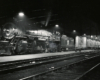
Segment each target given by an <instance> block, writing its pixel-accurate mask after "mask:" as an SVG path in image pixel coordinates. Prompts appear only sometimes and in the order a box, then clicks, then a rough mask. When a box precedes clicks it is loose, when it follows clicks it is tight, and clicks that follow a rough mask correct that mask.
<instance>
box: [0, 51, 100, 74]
mask: <svg viewBox="0 0 100 80" xmlns="http://www.w3.org/2000/svg"><path fill="white" fill-rule="evenodd" d="M79 54H80V53H78V54H75V55H74V56H73V55H70V54H69V55H68V54H67V55H62V56H50V57H45V58H41V59H34V60H29V62H28V61H27V60H26V61H22V63H21V62H16V63H17V64H18V65H17V64H16V63H8V64H5V65H6V66H8V65H9V64H11V65H12V64H13V65H15V66H10V67H9V68H6V67H5V68H3V69H2V68H1V69H0V70H1V73H2V74H3V73H8V72H12V71H18V70H22V69H26V68H30V67H33V66H35V67H37V66H41V65H47V64H50V63H51V64H52V63H57V62H59V61H63V60H70V59H73V58H79V57H84V59H85V60H86V59H89V57H91V58H93V56H94V55H96V56H95V57H97V56H99V55H100V54H99V53H97V52H96V53H93V52H92V53H91V52H90V53H84V54H80V55H79ZM69 56H70V57H69ZM24 62H25V63H27V62H28V63H29V64H23V63H24ZM19 63H20V64H21V65H20V64H19ZM75 63H76V62H75ZM22 64H23V65H22ZM72 64H74V63H72ZM3 66H4V65H3ZM3 66H2V67H3ZM59 68H61V67H58V68H53V67H51V69H50V70H49V72H50V71H52V70H53V69H55V70H56V69H59ZM46 72H48V71H46ZM46 72H43V73H39V74H44V73H46ZM36 75H38V74H36Z"/></svg>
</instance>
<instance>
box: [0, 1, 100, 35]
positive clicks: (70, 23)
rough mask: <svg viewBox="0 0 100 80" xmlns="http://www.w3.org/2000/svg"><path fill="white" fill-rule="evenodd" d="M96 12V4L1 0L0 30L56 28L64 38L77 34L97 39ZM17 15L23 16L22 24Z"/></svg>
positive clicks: (98, 18) (99, 18)
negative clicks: (8, 27)
mask: <svg viewBox="0 0 100 80" xmlns="http://www.w3.org/2000/svg"><path fill="white" fill-rule="evenodd" d="M99 8H100V6H99V2H96V1H95V2H93V1H86V2H85V1H82V0H81V1H80V2H78V1H76V0H0V26H1V27H2V26H3V25H5V24H6V23H9V22H11V23H14V24H16V25H17V26H20V27H21V26H26V27H29V28H30V29H35V28H43V29H53V27H54V26H55V24H58V25H59V27H60V28H59V30H61V33H63V34H67V35H70V34H71V32H72V31H73V30H76V31H77V33H78V34H80V35H83V34H84V33H86V34H87V35H99V34H100V23H99V21H100V11H99ZM20 11H22V12H24V14H25V16H26V18H25V19H27V20H25V24H24V22H23V24H20V23H19V22H18V20H17V15H18V13H19V12H20ZM15 20H16V21H17V22H15ZM26 29H27V28H26Z"/></svg>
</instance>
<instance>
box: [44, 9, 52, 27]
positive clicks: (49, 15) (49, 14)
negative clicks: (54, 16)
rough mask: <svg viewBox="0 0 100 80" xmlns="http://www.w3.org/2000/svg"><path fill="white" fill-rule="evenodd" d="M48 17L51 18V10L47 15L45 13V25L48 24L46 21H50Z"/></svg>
mask: <svg viewBox="0 0 100 80" xmlns="http://www.w3.org/2000/svg"><path fill="white" fill-rule="evenodd" d="M50 18H51V11H50V12H49V13H48V15H47V20H46V24H45V26H48V23H49V21H50Z"/></svg>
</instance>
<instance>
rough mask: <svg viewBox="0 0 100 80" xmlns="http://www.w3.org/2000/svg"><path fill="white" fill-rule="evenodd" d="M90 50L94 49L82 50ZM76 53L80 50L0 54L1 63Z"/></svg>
mask: <svg viewBox="0 0 100 80" xmlns="http://www.w3.org/2000/svg"><path fill="white" fill-rule="evenodd" d="M90 51H94V50H82V51H81V52H90ZM74 53H79V52H75V51H66V52H56V53H38V54H27V55H13V56H0V63H3V62H10V61H18V60H27V59H36V58H42V57H50V56H57V55H65V54H74Z"/></svg>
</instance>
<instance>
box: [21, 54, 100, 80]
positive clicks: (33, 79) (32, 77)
mask: <svg viewBox="0 0 100 80" xmlns="http://www.w3.org/2000/svg"><path fill="white" fill-rule="evenodd" d="M96 57H100V55H97V56H93V57H90V58H88V59H83V60H80V61H76V62H73V63H70V64H68V65H64V66H61V67H57V68H55V67H51V69H49V70H47V71H44V72H40V73H37V74H34V75H31V76H27V77H24V78H21V79H19V80H37V79H38V80H41V78H43V77H42V76H44V75H46V74H48V73H51V72H55V71H58V70H61V69H63V68H65V67H70V66H74V65H75V64H79V63H82V62H85V61H87V60H90V59H93V58H96ZM97 65H98V64H97ZM97 65H96V66H97ZM99 65H100V63H99ZM93 68H94V67H92V68H91V69H90V70H92V69H93ZM90 70H88V71H86V72H84V73H83V74H82V75H80V76H79V77H78V78H76V79H73V80H80V78H81V77H82V76H83V75H85V74H87V73H88V72H89V71H90ZM36 78H37V79H36ZM44 80H46V79H44ZM54 80H55V79H54Z"/></svg>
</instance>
